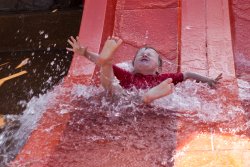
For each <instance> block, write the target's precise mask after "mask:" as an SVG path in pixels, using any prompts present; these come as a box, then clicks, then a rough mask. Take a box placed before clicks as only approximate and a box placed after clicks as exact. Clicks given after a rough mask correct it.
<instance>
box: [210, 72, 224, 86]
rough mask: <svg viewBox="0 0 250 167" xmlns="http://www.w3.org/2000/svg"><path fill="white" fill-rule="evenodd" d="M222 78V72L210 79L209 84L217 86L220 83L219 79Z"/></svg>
mask: <svg viewBox="0 0 250 167" xmlns="http://www.w3.org/2000/svg"><path fill="white" fill-rule="evenodd" d="M220 79H222V73H220V74H219V75H218V76H217V77H216V78H215V79H210V80H209V81H208V85H209V86H210V87H211V88H216V84H218V83H219V80H220Z"/></svg>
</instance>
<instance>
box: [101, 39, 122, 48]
mask: <svg viewBox="0 0 250 167" xmlns="http://www.w3.org/2000/svg"><path fill="white" fill-rule="evenodd" d="M121 44H122V39H120V38H119V37H115V36H112V37H110V36H109V37H108V39H107V40H106V42H105V44H104V46H106V47H109V48H110V49H113V50H115V49H117V48H118V47H119V46H120V45H121Z"/></svg>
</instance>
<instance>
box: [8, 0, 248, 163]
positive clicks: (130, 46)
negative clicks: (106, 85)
mask: <svg viewBox="0 0 250 167" xmlns="http://www.w3.org/2000/svg"><path fill="white" fill-rule="evenodd" d="M244 3H245V5H244ZM249 5H250V4H249V2H248V3H247V2H244V1H242V2H240V1H234V0H232V1H228V0H162V1H155V0H145V1H136V0H101V1H93V0H85V5H84V12H83V17H82V23H81V27H80V32H79V37H80V40H81V42H82V43H84V44H85V45H86V46H88V48H89V50H91V51H93V52H99V51H100V49H101V48H102V46H103V42H104V41H105V39H106V38H107V37H108V36H109V35H111V34H114V35H116V36H119V37H121V38H122V39H123V40H124V43H123V45H122V46H121V48H119V50H118V51H117V52H116V54H115V63H121V62H125V61H129V60H131V59H132V57H133V55H134V54H135V52H136V50H137V49H138V48H139V47H140V46H143V45H149V46H152V47H154V48H156V49H157V50H158V51H159V52H160V54H161V55H162V56H163V58H164V59H165V60H167V62H168V63H167V64H165V66H164V71H170V72H178V71H182V72H185V71H192V72H196V73H199V74H202V75H205V76H209V77H215V76H216V75H218V74H219V73H223V77H224V78H223V82H222V83H221V85H220V88H218V89H217V90H214V91H216V93H214V94H212V95H211V96H208V95H206V93H204V92H202V91H201V92H199V93H200V94H201V95H202V97H203V98H205V99H207V100H208V101H209V100H210V99H213V98H217V99H218V97H219V99H220V101H219V104H218V105H219V108H220V109H221V110H222V112H223V114H224V115H227V114H228V113H230V112H231V111H230V109H229V106H230V107H231V106H234V107H235V108H237V111H238V110H239V111H241V110H247V109H248V108H246V107H245V106H243V103H242V101H241V100H240V99H239V83H238V81H237V77H238V78H239V77H241V78H243V79H245V80H247V79H249V78H248V77H249V74H250V73H249V72H250V71H249V69H250V68H248V67H249V64H247V63H246V62H249V61H250V57H249V56H248V57H247V56H246V55H250V50H249V48H250V47H248V46H249V44H250V41H249V38H248V37H246V35H245V34H246V33H248V32H247V30H249V27H250V23H249V15H247V14H246V13H244V12H245V9H248V8H247V6H248V7H249ZM230 11H233V12H231V15H230ZM248 11H249V10H248ZM232 13H236V14H237V16H235V17H234V16H232ZM242 18H243V19H242ZM247 20H248V21H247ZM231 22H233V23H234V25H231ZM242 24H243V25H245V26H244V29H243V30H242V29H241V27H242V26H240V25H242ZM244 35H245V36H244ZM245 43H248V45H246V44H245ZM234 56H235V58H234ZM242 57H243V58H244V61H243V62H242V59H243V58H242ZM244 63H245V64H244ZM97 72H98V69H96V67H95V65H94V64H93V63H91V62H89V61H88V60H86V59H85V58H83V57H81V56H79V55H74V58H73V61H72V64H71V67H70V70H69V73H68V76H67V77H66V78H65V79H64V81H63V83H62V87H64V88H65V89H55V90H54V91H55V92H56V94H57V96H56V97H55V99H52V100H53V101H54V102H53V103H52V104H51V105H49V106H48V107H47V109H46V111H45V112H44V114H43V116H42V118H41V119H40V121H39V122H38V125H37V127H36V129H35V130H34V131H33V132H32V133H31V135H30V136H29V138H28V140H27V142H26V144H25V145H24V146H23V148H22V149H21V150H20V152H19V154H18V155H17V157H16V158H15V160H14V161H13V162H11V165H10V166H24V164H25V166H30V167H31V166H32V167H45V166H46V167H47V166H67V167H68V166H109V167H110V166H131V167H135V166H152V164H154V165H155V166H178V167H185V166H188V167H189V166H192V167H196V166H197V167H198V166H199V167H200V166H242V167H247V166H249V165H250V160H249V158H248V157H249V156H250V151H249V150H250V140H249V129H248V130H246V131H243V132H242V131H241V132H239V133H235V134H233V135H232V133H229V132H225V133H221V132H220V131H218V129H219V128H218V127H221V126H222V127H223V128H224V129H230V128H232V129H233V127H234V126H238V125H240V124H245V121H246V119H245V117H244V116H242V115H241V114H239V115H237V114H236V115H237V116H236V117H235V118H234V119H233V120H232V121H231V122H226V123H225V122H223V123H222V125H220V126H219V125H218V124H220V123H218V121H217V122H213V123H212V124H206V123H204V124H203V125H202V126H201V127H198V126H197V127H196V126H195V127H194V126H192V123H190V122H189V121H188V120H182V119H183V118H178V120H176V119H172V118H171V117H170V118H169V117H165V116H164V115H163V116H157V115H153V114H151V115H150V113H149V114H145V115H146V116H145V115H141V119H143V120H140V117H138V118H137V119H138V121H137V122H138V124H136V125H137V126H136V127H134V128H135V129H136V128H138V127H139V128H141V129H142V131H146V132H147V133H148V134H149V135H150V134H151V136H150V137H152V135H156V136H157V133H158V131H157V129H154V131H155V133H153V132H152V130H151V131H150V130H148V129H150V128H151V127H150V126H152V127H154V126H155V127H157V128H158V129H161V130H162V131H164V132H166V133H164V134H161V136H160V137H155V138H153V137H152V138H150V137H147V138H150V140H152V141H151V142H153V143H157V144H158V146H155V147H153V146H152V147H150V146H149V145H144V144H145V142H143V141H142V143H143V144H140V143H136V145H133V144H131V145H132V146H133V147H127V145H128V142H125V145H126V146H124V145H122V144H120V145H119V144H117V142H116V140H120V139H118V138H114V137H113V138H112V139H111V138H109V139H108V140H107V138H97V137H98V136H96V138H95V139H94V137H93V136H94V135H92V140H94V141H95V142H94V144H93V143H91V142H90V140H87V139H85V140H83V139H82V138H81V137H80V136H84V135H85V136H87V135H89V133H94V131H98V129H99V128H100V127H101V126H104V124H103V123H102V124H100V126H96V125H98V123H96V124H93V123H88V122H89V121H92V122H98V121H100V120H98V118H102V119H105V120H106V117H99V116H97V115H96V117H88V115H86V117H87V118H88V119H89V120H87V118H86V119H84V121H85V124H83V123H79V121H80V120H82V119H79V117H84V114H81V113H82V112H83V111H82V109H81V111H82V112H79V111H78V109H77V108H78V107H79V105H80V106H84V108H86V110H87V108H91V106H90V104H88V103H85V102H83V101H73V102H72V101H71V98H72V97H71V96H70V95H68V94H70V93H69V91H70V90H71V88H72V87H73V85H76V84H80V85H86V86H88V85H95V84H98V77H96V76H97ZM61 104H64V105H65V104H67V105H70V106H71V109H72V110H74V112H65V113H63V114H62V113H61V114H59V113H58V111H59V110H61ZM92 109H93V110H97V111H98V110H100V108H98V106H96V107H95V108H93V107H92ZM187 110H188V109H187ZM201 110H202V109H201ZM93 112H94V111H93ZM200 112H202V111H200ZM213 112H214V111H211V114H212V113H213ZM208 114H209V113H208ZM137 116H138V115H137ZM139 116H140V115H139ZM162 118H164V119H165V120H163V119H162ZM131 119H132V118H131ZM173 120H175V121H173ZM108 121H109V120H107V122H108ZM140 121H141V122H143V121H144V124H143V123H141V122H140ZM165 121H166V122H165ZM118 122H119V121H118ZM145 122H147V123H148V124H149V125H150V126H146V125H145ZM151 122H153V123H151ZM159 122H161V123H159ZM112 123H114V124H113V125H109V127H111V128H113V129H116V128H117V126H119V127H121V126H122V127H123V129H119V128H118V130H119V131H122V130H124V128H125V126H123V125H120V124H119V123H117V124H116V123H115V121H114V122H112ZM123 123H124V122H123ZM140 123H141V124H140ZM124 124H125V123H124ZM165 124H168V125H169V126H173V124H174V125H175V126H176V127H177V128H176V130H175V131H174V133H171V134H170V133H168V132H169V131H167V130H166V131H165V129H164V128H165V127H164V125H165ZM170 124H171V125H170ZM87 125H89V127H86V126H87ZM94 125H95V126H94ZM107 125H108V123H105V127H106V128H107ZM52 127H53V128H52ZM189 127H192V129H189ZM166 128H167V127H166ZM79 129H82V130H79ZM104 129H105V128H104ZM89 131H91V132H89ZM111 131H112V130H111ZM131 131H132V130H126V131H124V132H123V133H127V138H126V139H124V141H130V140H131V141H133V139H130V134H129V133H128V132H131ZM138 131H140V129H139V130H138ZM98 132H99V133H101V132H102V130H101V129H99V131H98ZM105 132H106V131H105ZM112 132H113V131H112ZM136 132H137V131H136ZM159 133H160V132H159ZM140 134H141V133H140ZM77 136H78V137H77ZM131 136H132V135H131ZM247 136H248V137H247ZM122 137H124V136H122ZM125 137H126V135H125ZM125 137H124V138H125ZM137 137H138V136H137ZM140 137H141V138H143V136H140ZM81 139H82V140H81ZM142 140H143V139H142ZM169 141H170V143H172V145H173V146H169V145H168V146H169V147H171V149H170V148H169V147H166V149H165V150H166V151H167V153H164V156H162V155H163V152H161V151H159V150H160V149H156V148H158V147H161V148H165V146H162V145H161V144H162V143H164V142H169ZM123 144H124V143H123ZM159 145H160V146H159ZM172 147H173V148H172ZM148 148H151V149H148ZM152 148H154V149H152ZM173 150H174V151H173ZM152 152H155V154H154V156H155V157H158V159H157V158H154V156H153V155H152ZM173 152H174V153H173ZM165 154H169V155H165ZM147 155H150V156H147ZM169 157H171V158H169Z"/></svg>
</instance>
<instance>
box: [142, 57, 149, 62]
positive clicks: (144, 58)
mask: <svg viewBox="0 0 250 167" xmlns="http://www.w3.org/2000/svg"><path fill="white" fill-rule="evenodd" d="M141 61H142V62H147V61H149V58H148V57H142V58H141Z"/></svg>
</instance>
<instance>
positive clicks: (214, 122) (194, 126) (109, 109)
mask: <svg viewBox="0 0 250 167" xmlns="http://www.w3.org/2000/svg"><path fill="white" fill-rule="evenodd" d="M242 87H245V88H246V89H248V90H249V88H248V86H247V85H244V84H242ZM218 89H220V88H218ZM55 90H60V91H63V92H64V94H65V96H69V97H70V101H68V102H64V103H62V102H60V103H59V104H60V105H59V108H58V110H57V111H56V114H58V115H64V114H68V113H69V114H70V115H71V119H70V121H69V122H68V126H67V128H66V130H65V132H64V135H63V136H61V139H60V140H61V144H60V145H58V147H57V150H56V152H55V153H54V154H53V155H51V156H49V157H46V159H47V161H46V162H45V161H44V159H43V160H41V159H34V160H33V162H40V163H41V164H42V163H46V164H47V163H48V166H55V165H56V166H67V167H68V166H73V167H74V166H83V165H85V166H98V165H101V164H103V165H104V166H105V165H106V166H110V165H109V163H108V162H109V160H112V162H113V163H114V164H116V165H121V164H123V165H125V166H133V165H131V163H132V162H135V161H138V164H142V162H143V163H144V165H146V166H171V165H173V163H174V158H173V157H174V155H175V149H176V146H177V143H178V142H181V141H182V140H185V138H186V137H187V136H188V135H189V134H191V133H192V132H195V131H201V132H204V131H207V132H208V133H211V130H212V129H213V130H212V131H213V133H216V132H220V133H225V134H228V133H229V134H232V135H238V134H239V135H244V133H245V132H246V131H249V129H250V123H249V122H247V121H246V122H245V124H243V125H242V122H240V123H241V124H239V123H238V122H237V121H235V120H236V119H235V118H236V117H237V118H239V117H242V118H243V119H244V118H245V116H247V115H246V113H245V111H244V110H243V109H242V108H240V107H238V106H227V107H226V108H225V107H223V106H222V105H221V104H223V103H225V102H227V101H228V100H230V99H228V97H220V96H218V95H217V94H216V90H214V89H210V88H209V87H208V86H207V85H206V84H201V83H195V82H193V81H185V82H183V83H180V84H178V85H176V87H175V90H174V92H173V94H172V95H170V96H168V97H165V98H162V99H159V100H156V101H155V102H154V103H153V104H152V105H151V106H144V105H142V104H141V103H140V100H138V99H139V96H140V95H142V94H143V93H144V92H145V91H132V92H128V93H129V95H128V96H122V97H119V98H118V97H116V98H112V99H111V98H108V97H105V94H104V93H103V89H102V88H97V87H94V86H84V85H74V86H73V89H70V90H68V89H67V88H63V89H62V87H60V86H57V87H56V88H55ZM53 92H56V91H53ZM53 92H49V93H47V94H45V95H43V96H40V97H39V98H33V99H32V100H31V101H30V102H28V104H27V109H26V110H25V111H24V114H23V115H22V116H11V115H9V116H8V126H7V128H6V129H5V130H4V132H3V133H2V134H1V136H0V141H1V155H2V159H3V160H2V164H6V163H7V161H8V160H10V159H13V158H14V155H15V154H16V153H17V152H18V150H19V149H20V148H21V147H22V145H23V144H24V142H25V141H26V139H27V138H28V136H29V134H30V132H31V131H32V130H33V129H34V128H35V127H36V126H37V122H38V120H39V119H40V118H41V116H42V114H43V111H46V107H47V106H49V105H53V103H56V98H55V93H53ZM138 95H139V96H138ZM207 97H210V98H207ZM51 99H55V100H54V101H52V100H51ZM225 112H227V114H225ZM232 122H233V124H232ZM59 125H60V122H58V124H55V125H53V126H51V127H49V128H46V129H44V131H45V132H47V133H50V132H51V130H53V129H54V128H56V127H57V126H59ZM211 127H212V129H211ZM10 140H13V141H14V144H13V143H11V144H12V145H10V144H9V142H8V141H10ZM117 155H119V156H117ZM133 155H135V157H137V158H139V159H137V160H134V159H133ZM62 157H63V158H62ZM131 158H132V159H131ZM105 162H107V163H105ZM30 163H31V162H26V161H25V162H22V161H20V162H18V164H16V166H25V165H28V164H30ZM134 165H136V164H134Z"/></svg>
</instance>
